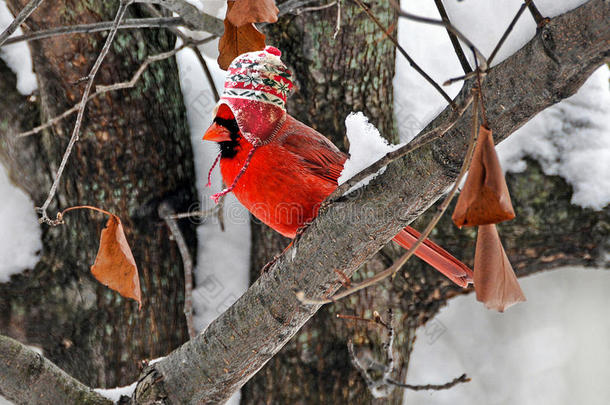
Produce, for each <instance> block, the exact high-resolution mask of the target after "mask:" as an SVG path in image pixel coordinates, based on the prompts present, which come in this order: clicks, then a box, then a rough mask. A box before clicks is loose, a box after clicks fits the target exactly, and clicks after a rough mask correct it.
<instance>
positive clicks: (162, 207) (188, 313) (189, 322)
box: [159, 202, 197, 339]
mask: <svg viewBox="0 0 610 405" xmlns="http://www.w3.org/2000/svg"><path fill="white" fill-rule="evenodd" d="M159 216H160V217H161V218H162V219H163V220H164V221H165V224H166V225H167V227H168V228H169V231H170V232H171V234H172V237H173V239H174V241H175V242H176V244H177V245H178V250H179V251H180V256H182V264H183V267H184V316H185V317H186V326H187V329H188V332H189V336H190V338H191V339H192V338H194V337H195V336H197V331H196V330H195V326H194V324H193V259H192V258H191V254H190V252H189V249H188V246H187V245H186V241H185V240H184V236H183V235H182V231H180V227H179V226H178V223H177V222H176V220H175V219H174V216H175V214H174V211H173V210H172V208H171V207H170V205H169V204H168V203H167V202H162V203H161V204H159Z"/></svg>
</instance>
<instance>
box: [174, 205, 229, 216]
mask: <svg viewBox="0 0 610 405" xmlns="http://www.w3.org/2000/svg"><path fill="white" fill-rule="evenodd" d="M217 207H218V205H216V206H214V207H213V208H210V209H208V210H205V211H189V212H181V213H179V214H169V215H167V217H168V218H171V219H183V218H193V217H196V218H199V219H203V218H207V217H211V216H212V215H214V214H215V213H216V212H217V211H218V208H217Z"/></svg>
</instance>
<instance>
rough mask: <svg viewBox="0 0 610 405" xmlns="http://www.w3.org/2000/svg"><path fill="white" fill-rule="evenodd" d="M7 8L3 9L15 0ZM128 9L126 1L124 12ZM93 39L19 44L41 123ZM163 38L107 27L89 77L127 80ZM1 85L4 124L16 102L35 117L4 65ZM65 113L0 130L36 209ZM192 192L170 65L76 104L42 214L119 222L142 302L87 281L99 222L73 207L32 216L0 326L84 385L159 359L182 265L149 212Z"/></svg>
mask: <svg viewBox="0 0 610 405" xmlns="http://www.w3.org/2000/svg"><path fill="white" fill-rule="evenodd" d="M8 3H9V6H10V7H11V9H12V11H13V12H14V13H15V12H16V11H18V10H20V9H21V7H23V6H24V4H25V3H27V1H25V0H10V1H9V2H8ZM117 8H118V1H112V2H88V3H81V2H73V1H69V0H62V1H54V2H45V3H43V5H42V6H41V7H40V8H39V9H38V10H37V11H36V12H35V13H34V14H32V16H31V17H30V18H29V19H28V23H27V25H28V28H29V29H30V30H38V29H43V28H48V27H53V26H60V25H70V24H82V23H89V22H96V21H108V20H112V19H113V18H114V16H115V14H116V11H117ZM138 14H140V15H141V13H140V12H139V11H138V9H137V8H135V7H133V6H132V7H130V10H129V11H128V13H127V16H131V17H133V16H138ZM105 35H106V34H93V35H92V34H87V35H69V36H61V37H55V38H52V39H47V40H43V41H39V42H33V43H32V44H31V50H32V53H33V58H34V68H35V71H36V74H37V77H38V82H39V88H40V90H39V96H38V98H39V108H40V111H41V114H40V115H41V120H42V121H46V120H47V119H48V118H50V117H54V116H56V115H58V114H60V113H62V112H63V111H64V110H66V109H67V108H69V107H71V106H73V105H74V104H76V103H77V102H79V101H80V98H81V95H82V91H83V89H84V83H83V82H80V83H77V82H78V81H79V79H81V78H83V77H85V76H87V74H88V72H89V70H90V69H91V66H92V64H93V63H94V61H95V59H96V58H97V56H98V53H99V51H100V49H101V47H102V45H103V43H104V39H105ZM174 41H175V39H174V37H173V36H172V35H170V34H168V32H167V31H165V30H128V31H127V30H123V31H119V32H118V33H117V36H116V39H115V40H114V42H113V44H112V47H111V49H110V52H109V54H108V55H107V57H106V58H105V60H104V63H103V64H102V66H101V69H100V71H99V73H98V75H97V78H96V81H95V83H96V84H111V83H115V82H117V81H123V80H128V79H130V78H131V76H132V75H133V73H134V72H135V70H136V69H137V68H138V66H139V65H140V64H141V63H142V62H143V61H144V59H145V58H146V57H147V56H148V55H151V54H156V53H159V52H163V51H167V50H169V49H172V48H173V46H174ZM3 70H4V71H6V69H5V68H3ZM1 81H2V86H3V90H5V88H6V90H7V91H9V93H8V94H11V96H10V97H8V98H3V100H2V101H0V103H2V104H3V105H2V110H3V111H8V112H9V114H8V117H9V119H11V117H13V118H15V117H20V116H22V115H23V111H26V112H28V114H27V115H24V116H25V117H28V118H31V117H33V116H34V114H33V113H31V112H29V111H31V110H32V109H33V106H29V105H28V104H27V102H26V101H24V100H23V97H20V96H18V95H17V94H16V92H15V89H14V83H12V82H14V78H13V77H12V75H5V74H3V75H2V80H1ZM3 94H7V93H6V91H3ZM11 100H15V101H11ZM16 106H20V107H19V108H17V109H15V107H16ZM21 106H24V107H21ZM11 110H12V113H11ZM4 117H5V114H3V121H4ZM74 119H75V115H74V116H72V117H70V118H69V119H67V120H64V121H62V122H61V123H60V124H59V125H57V126H55V127H53V129H52V130H50V131H46V132H44V133H42V134H36V135H32V136H30V137H28V138H25V139H16V138H15V134H16V133H17V132H19V131H22V130H24V129H29V128H31V127H32V126H33V124H35V123H36V120H33V119H32V120H18V121H17V120H14V121H13V122H12V123H9V125H3V126H2V127H0V136H1V140H2V147H1V149H0V156H1V158H2V161H3V163H4V164H5V166H6V167H7V168H8V171H9V175H10V178H11V179H12V181H13V182H15V184H17V185H18V186H20V187H21V188H23V189H24V190H25V191H26V192H27V193H28V194H29V195H30V196H31V197H32V199H33V201H34V203H35V204H37V205H41V204H42V202H43V201H44V200H45V198H46V194H47V192H48V190H49V187H50V185H51V183H52V181H53V178H54V174H55V171H56V170H57V167H58V165H59V162H60V160H61V157H62V155H63V153H64V150H65V148H66V145H67V143H68V140H69V137H70V134H71V132H72V128H73V125H74ZM18 124H21V125H18ZM195 200H196V192H195V188H194V172H193V157H192V151H191V144H190V139H189V133H188V127H187V124H186V116H185V108H184V105H183V100H182V95H181V91H180V86H179V82H178V73H177V69H176V64H175V61H174V60H173V59H168V60H166V61H162V62H156V63H154V64H152V65H150V66H149V67H148V69H147V70H146V72H144V74H143V75H142V77H141V78H140V81H139V82H138V85H137V86H136V87H134V88H133V89H129V90H124V91H119V92H110V93H106V94H105V95H103V96H102V97H99V98H96V99H94V100H92V101H90V102H89V103H88V105H87V110H86V114H85V119H84V122H83V127H82V130H81V135H80V140H79V141H78V142H77V143H76V145H75V147H74V150H73V152H72V155H71V157H70V159H69V161H68V164H67V166H66V170H65V172H64V175H63V178H62V180H61V182H60V185H59V188H58V191H57V195H56V198H55V200H54V202H53V204H52V205H51V207H50V209H49V215H51V216H54V215H55V212H57V210H61V209H64V208H66V207H69V206H74V205H93V206H97V207H100V208H103V209H106V210H108V211H111V212H113V213H115V214H116V215H118V216H119V217H120V218H121V219H122V221H123V224H124V226H125V232H126V236H127V239H128V241H129V242H130V245H131V247H132V250H133V254H134V257H135V259H136V262H137V264H138V269H139V272H140V282H141V286H142V296H143V307H142V310H141V311H138V309H137V304H135V303H134V302H133V301H131V300H127V299H124V298H122V297H121V296H119V294H118V293H116V292H114V291H112V290H109V289H108V288H106V287H104V286H103V285H101V284H100V283H98V282H97V281H95V280H94V279H93V277H92V276H91V274H90V272H89V267H90V266H91V264H92V263H93V261H94V259H95V255H96V253H97V249H98V244H99V236H100V232H101V230H102V229H103V227H104V224H105V222H106V220H107V218H105V217H104V216H102V215H101V214H99V213H96V212H91V211H82V210H79V211H75V212H70V213H69V214H67V215H66V223H65V224H64V225H62V226H58V227H55V228H50V227H48V226H46V225H42V231H43V232H42V233H43V235H42V239H43V246H44V247H43V251H42V253H41V258H40V262H39V263H38V264H37V265H36V266H35V268H34V269H31V270H28V271H25V272H24V273H21V274H19V275H16V276H13V277H12V278H11V281H10V282H9V283H6V284H0V314H1V315H0V333H2V334H6V335H9V336H12V337H15V338H18V339H19V340H20V341H22V342H26V343H28V344H33V345H39V346H41V347H42V348H43V350H44V354H45V356H46V357H48V358H49V359H50V360H52V361H53V362H54V363H56V364H57V365H59V366H60V367H61V368H63V369H64V370H65V371H66V372H68V373H69V374H70V375H72V376H74V377H76V378H78V379H79V380H80V381H82V382H84V383H85V384H88V385H90V386H116V385H124V384H127V383H130V382H132V381H133V380H134V379H135V378H136V377H137V375H138V371H139V366H140V364H139V363H140V361H142V360H144V359H151V358H155V357H159V356H162V355H165V354H167V353H168V352H170V351H171V350H173V349H174V348H175V347H177V346H178V345H180V344H181V343H182V342H184V341H185V340H186V339H187V338H188V335H187V332H186V328H185V322H184V316H183V314H182V308H183V303H184V302H183V301H184V294H183V288H184V287H183V271H182V263H181V259H180V255H179V253H178V250H177V248H176V246H175V245H174V243H173V242H171V241H170V239H169V235H168V230H167V229H166V228H165V226H164V224H163V221H162V220H160V218H159V217H158V214H157V207H158V205H159V203H160V202H161V201H168V202H170V203H171V204H172V205H173V207H174V209H176V210H183V209H185V208H186V207H188V206H189V205H190V204H191V203H192V202H193V201H195ZM182 225H183V228H184V229H183V231H184V233H185V237H186V238H187V241H189V242H190V243H189V245H190V246H195V245H196V243H195V242H194V241H195V233H194V226H193V225H191V224H190V223H189V222H188V221H184V223H183V224H182Z"/></svg>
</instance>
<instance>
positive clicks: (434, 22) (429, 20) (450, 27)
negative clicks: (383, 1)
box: [390, 0, 487, 71]
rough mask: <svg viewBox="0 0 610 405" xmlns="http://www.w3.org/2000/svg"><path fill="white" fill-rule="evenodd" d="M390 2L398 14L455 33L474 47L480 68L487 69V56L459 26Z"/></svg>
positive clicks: (392, 0)
mask: <svg viewBox="0 0 610 405" xmlns="http://www.w3.org/2000/svg"><path fill="white" fill-rule="evenodd" d="M390 2H391V3H392V5H393V6H394V7H395V8H396V9H397V10H398V15H399V16H401V17H403V18H406V19H409V20H412V21H416V22H420V23H424V24H431V25H439V26H442V27H445V28H446V29H447V30H448V31H449V32H450V33H453V34H454V35H455V36H456V37H458V38H459V39H460V40H462V41H463V42H464V43H465V44H466V46H468V47H469V48H472V49H474V51H475V52H476V53H477V55H478V57H479V68H480V69H481V70H482V71H485V70H487V59H486V58H485V56H484V55H483V53H481V51H479V49H478V48H477V47H476V46H475V45H474V44H473V43H472V41H470V40H469V39H468V37H466V36H465V35H464V34H462V33H461V32H460V31H459V30H458V29H457V28H455V27H454V26H453V25H451V23H449V22H446V21H441V20H435V19H434V18H428V17H421V16H418V15H415V14H411V13H407V12H406V11H403V10H402V9H401V8H400V5H399V4H398V3H397V2H396V0H390Z"/></svg>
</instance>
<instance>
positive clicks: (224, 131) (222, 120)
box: [203, 104, 243, 158]
mask: <svg viewBox="0 0 610 405" xmlns="http://www.w3.org/2000/svg"><path fill="white" fill-rule="evenodd" d="M203 140H204V141H212V142H217V143H218V144H219V145H220V153H221V156H222V157H223V158H232V157H234V156H235V154H236V153H237V148H238V146H239V145H240V142H241V141H243V137H242V136H241V133H240V131H239V127H238V125H237V121H236V120H235V116H234V115H233V112H232V111H231V109H230V108H229V107H228V106H227V105H226V104H220V105H219V106H218V111H216V117H214V122H213V123H212V125H210V127H209V128H208V129H207V131H205V134H204V135H203Z"/></svg>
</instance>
